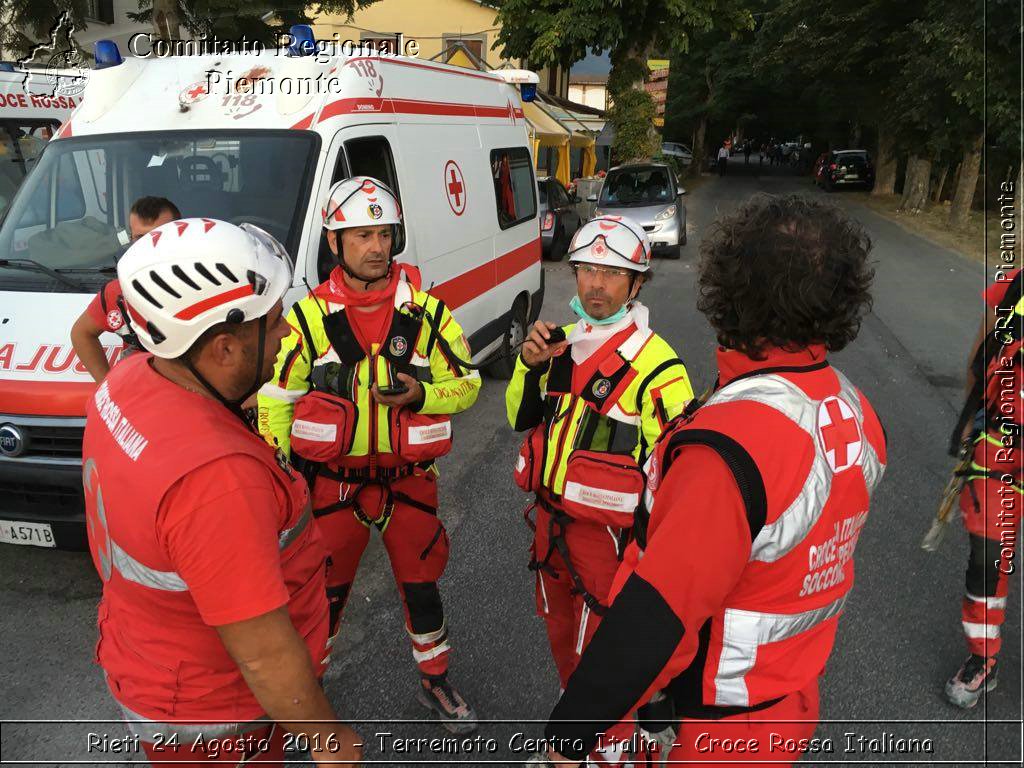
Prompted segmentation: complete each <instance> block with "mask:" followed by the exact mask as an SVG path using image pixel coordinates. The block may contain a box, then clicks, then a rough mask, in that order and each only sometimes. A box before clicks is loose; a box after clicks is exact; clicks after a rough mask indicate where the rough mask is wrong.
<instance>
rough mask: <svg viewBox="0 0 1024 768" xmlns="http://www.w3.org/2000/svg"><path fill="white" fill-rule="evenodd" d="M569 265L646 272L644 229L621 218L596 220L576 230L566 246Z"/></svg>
mask: <svg viewBox="0 0 1024 768" xmlns="http://www.w3.org/2000/svg"><path fill="white" fill-rule="evenodd" d="M568 252H569V261H570V262H575V263H578V264H579V263H583V264H600V265H603V266H606V267H620V268H623V269H631V270H633V271H634V272H646V271H647V270H648V269H649V268H650V266H651V241H650V240H649V239H648V238H647V233H646V232H644V228H643V227H641V226H640V225H639V224H637V223H636V222H635V221H633V220H632V219H629V218H626V217H625V216H598V217H597V218H596V219H591V220H590V221H588V222H587V223H586V224H584V225H583V226H582V227H580V228H579V230H577V232H576V234H575V235H573V238H572V241H571V242H570V243H569V251H568Z"/></svg>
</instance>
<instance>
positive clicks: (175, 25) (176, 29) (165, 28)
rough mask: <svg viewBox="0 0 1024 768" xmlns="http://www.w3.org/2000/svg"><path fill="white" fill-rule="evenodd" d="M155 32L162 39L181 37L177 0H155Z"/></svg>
mask: <svg viewBox="0 0 1024 768" xmlns="http://www.w3.org/2000/svg"><path fill="white" fill-rule="evenodd" d="M153 34H154V35H155V36H156V37H158V38H160V39H161V40H178V39H179V38H180V35H181V29H180V26H179V21H178V2H177V0H153Z"/></svg>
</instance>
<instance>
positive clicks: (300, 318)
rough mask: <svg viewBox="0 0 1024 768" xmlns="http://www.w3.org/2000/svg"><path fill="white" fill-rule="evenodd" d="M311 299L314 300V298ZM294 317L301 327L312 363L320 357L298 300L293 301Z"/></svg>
mask: <svg viewBox="0 0 1024 768" xmlns="http://www.w3.org/2000/svg"><path fill="white" fill-rule="evenodd" d="M313 301H316V298H314V299H313ZM295 319H296V320H298V321H299V328H301V329H302V335H303V336H304V337H305V339H306V346H307V347H309V352H310V358H309V362H310V365H312V364H313V362H314V361H316V360H317V359H318V358H319V357H320V353H319V352H317V349H316V344H314V343H313V334H312V333H311V332H310V330H309V322H308V321H307V320H306V315H305V313H304V312H303V311H302V305H301V304H300V303H299V302H295Z"/></svg>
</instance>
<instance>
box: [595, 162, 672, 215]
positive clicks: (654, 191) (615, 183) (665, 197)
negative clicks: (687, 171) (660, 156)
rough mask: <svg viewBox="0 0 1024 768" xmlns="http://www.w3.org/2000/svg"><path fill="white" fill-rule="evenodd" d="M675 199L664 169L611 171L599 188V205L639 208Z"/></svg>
mask: <svg viewBox="0 0 1024 768" xmlns="http://www.w3.org/2000/svg"><path fill="white" fill-rule="evenodd" d="M674 197H675V195H674V194H672V189H671V186H670V185H669V179H668V172H667V171H666V170H665V169H664V168H632V169H629V170H622V171H612V172H611V173H609V174H608V178H607V179H605V180H604V186H603V187H602V188H601V199H600V201H599V204H600V205H604V206H610V205H618V206H625V207H629V206H639V205H657V204H658V203H670V202H672V199H673V198H674Z"/></svg>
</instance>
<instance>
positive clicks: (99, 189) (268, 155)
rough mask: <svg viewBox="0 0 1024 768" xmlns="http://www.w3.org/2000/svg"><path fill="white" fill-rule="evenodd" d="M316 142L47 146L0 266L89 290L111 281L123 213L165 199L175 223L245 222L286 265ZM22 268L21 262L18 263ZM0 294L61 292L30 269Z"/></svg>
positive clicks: (185, 137) (21, 199) (296, 137)
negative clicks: (269, 238) (277, 246)
mask: <svg viewBox="0 0 1024 768" xmlns="http://www.w3.org/2000/svg"><path fill="white" fill-rule="evenodd" d="M318 142H319V138H318V137H317V136H316V134H313V133H308V132H299V131H166V132H153V133H131V134H130V133H125V134H111V135H101V136H83V137H81V138H72V139H61V140H58V141H55V142H53V143H51V144H49V145H48V146H47V147H46V149H45V151H44V152H43V154H42V157H41V158H40V159H39V160H38V162H37V163H36V168H35V169H34V170H33V171H32V173H31V174H30V175H29V177H28V178H27V179H26V180H25V183H24V184H23V185H22V188H21V190H20V191H19V192H18V195H17V197H15V199H14V202H13V203H12V204H11V206H10V208H9V209H8V210H7V212H6V214H5V216H4V219H3V226H2V227H0V260H4V259H10V260H12V261H13V260H16V259H21V260H26V259H29V260H32V261H35V262H38V263H39V264H41V265H43V266H44V267H47V268H49V269H52V270H57V271H58V272H61V273H68V276H69V277H70V278H72V279H73V280H74V281H75V282H78V283H82V284H86V285H87V286H88V287H89V288H92V287H94V286H95V284H96V283H97V282H101V281H103V280H107V279H109V278H110V277H111V276H112V274H111V273H112V268H113V266H114V265H115V263H116V260H117V258H118V257H119V256H120V255H121V253H122V252H123V250H124V247H123V246H122V245H121V243H122V242H127V240H126V236H125V235H122V236H121V237H120V238H119V234H120V233H122V232H123V231H126V230H127V227H128V211H129V209H130V208H131V206H132V203H133V202H134V201H135V200H136V199H138V198H139V197H143V196H147V195H148V196H157V197H166V198H167V199H169V200H170V201H171V202H173V203H174V204H175V205H177V206H178V208H179V209H181V213H182V216H184V217H191V216H204V217H208V218H215V219H223V220H225V221H230V222H233V223H236V224H237V223H241V222H243V221H248V222H251V223H253V224H256V225H258V226H260V227H262V228H263V229H265V230H267V231H268V232H270V233H271V234H272V235H274V237H276V238H278V239H279V240H280V241H281V242H282V243H284V244H285V247H286V248H287V249H288V252H289V253H290V254H291V255H292V258H293V259H294V258H295V254H296V250H297V248H298V239H299V235H300V232H301V228H302V214H303V213H304V212H305V210H306V202H307V200H308V196H309V189H310V186H311V182H312V176H313V166H314V163H315V161H316V157H317V151H318ZM22 264H24V262H22ZM0 287H2V288H5V289H21V290H65V291H66V290H69V286H67V285H62V284H61V283H59V282H57V281H55V280H54V279H53V278H52V276H47V275H46V274H45V273H44V272H43V271H42V270H40V269H39V268H38V267H36V266H34V265H31V264H29V265H27V268H17V269H16V268H12V267H10V266H7V267H4V266H2V265H0Z"/></svg>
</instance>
